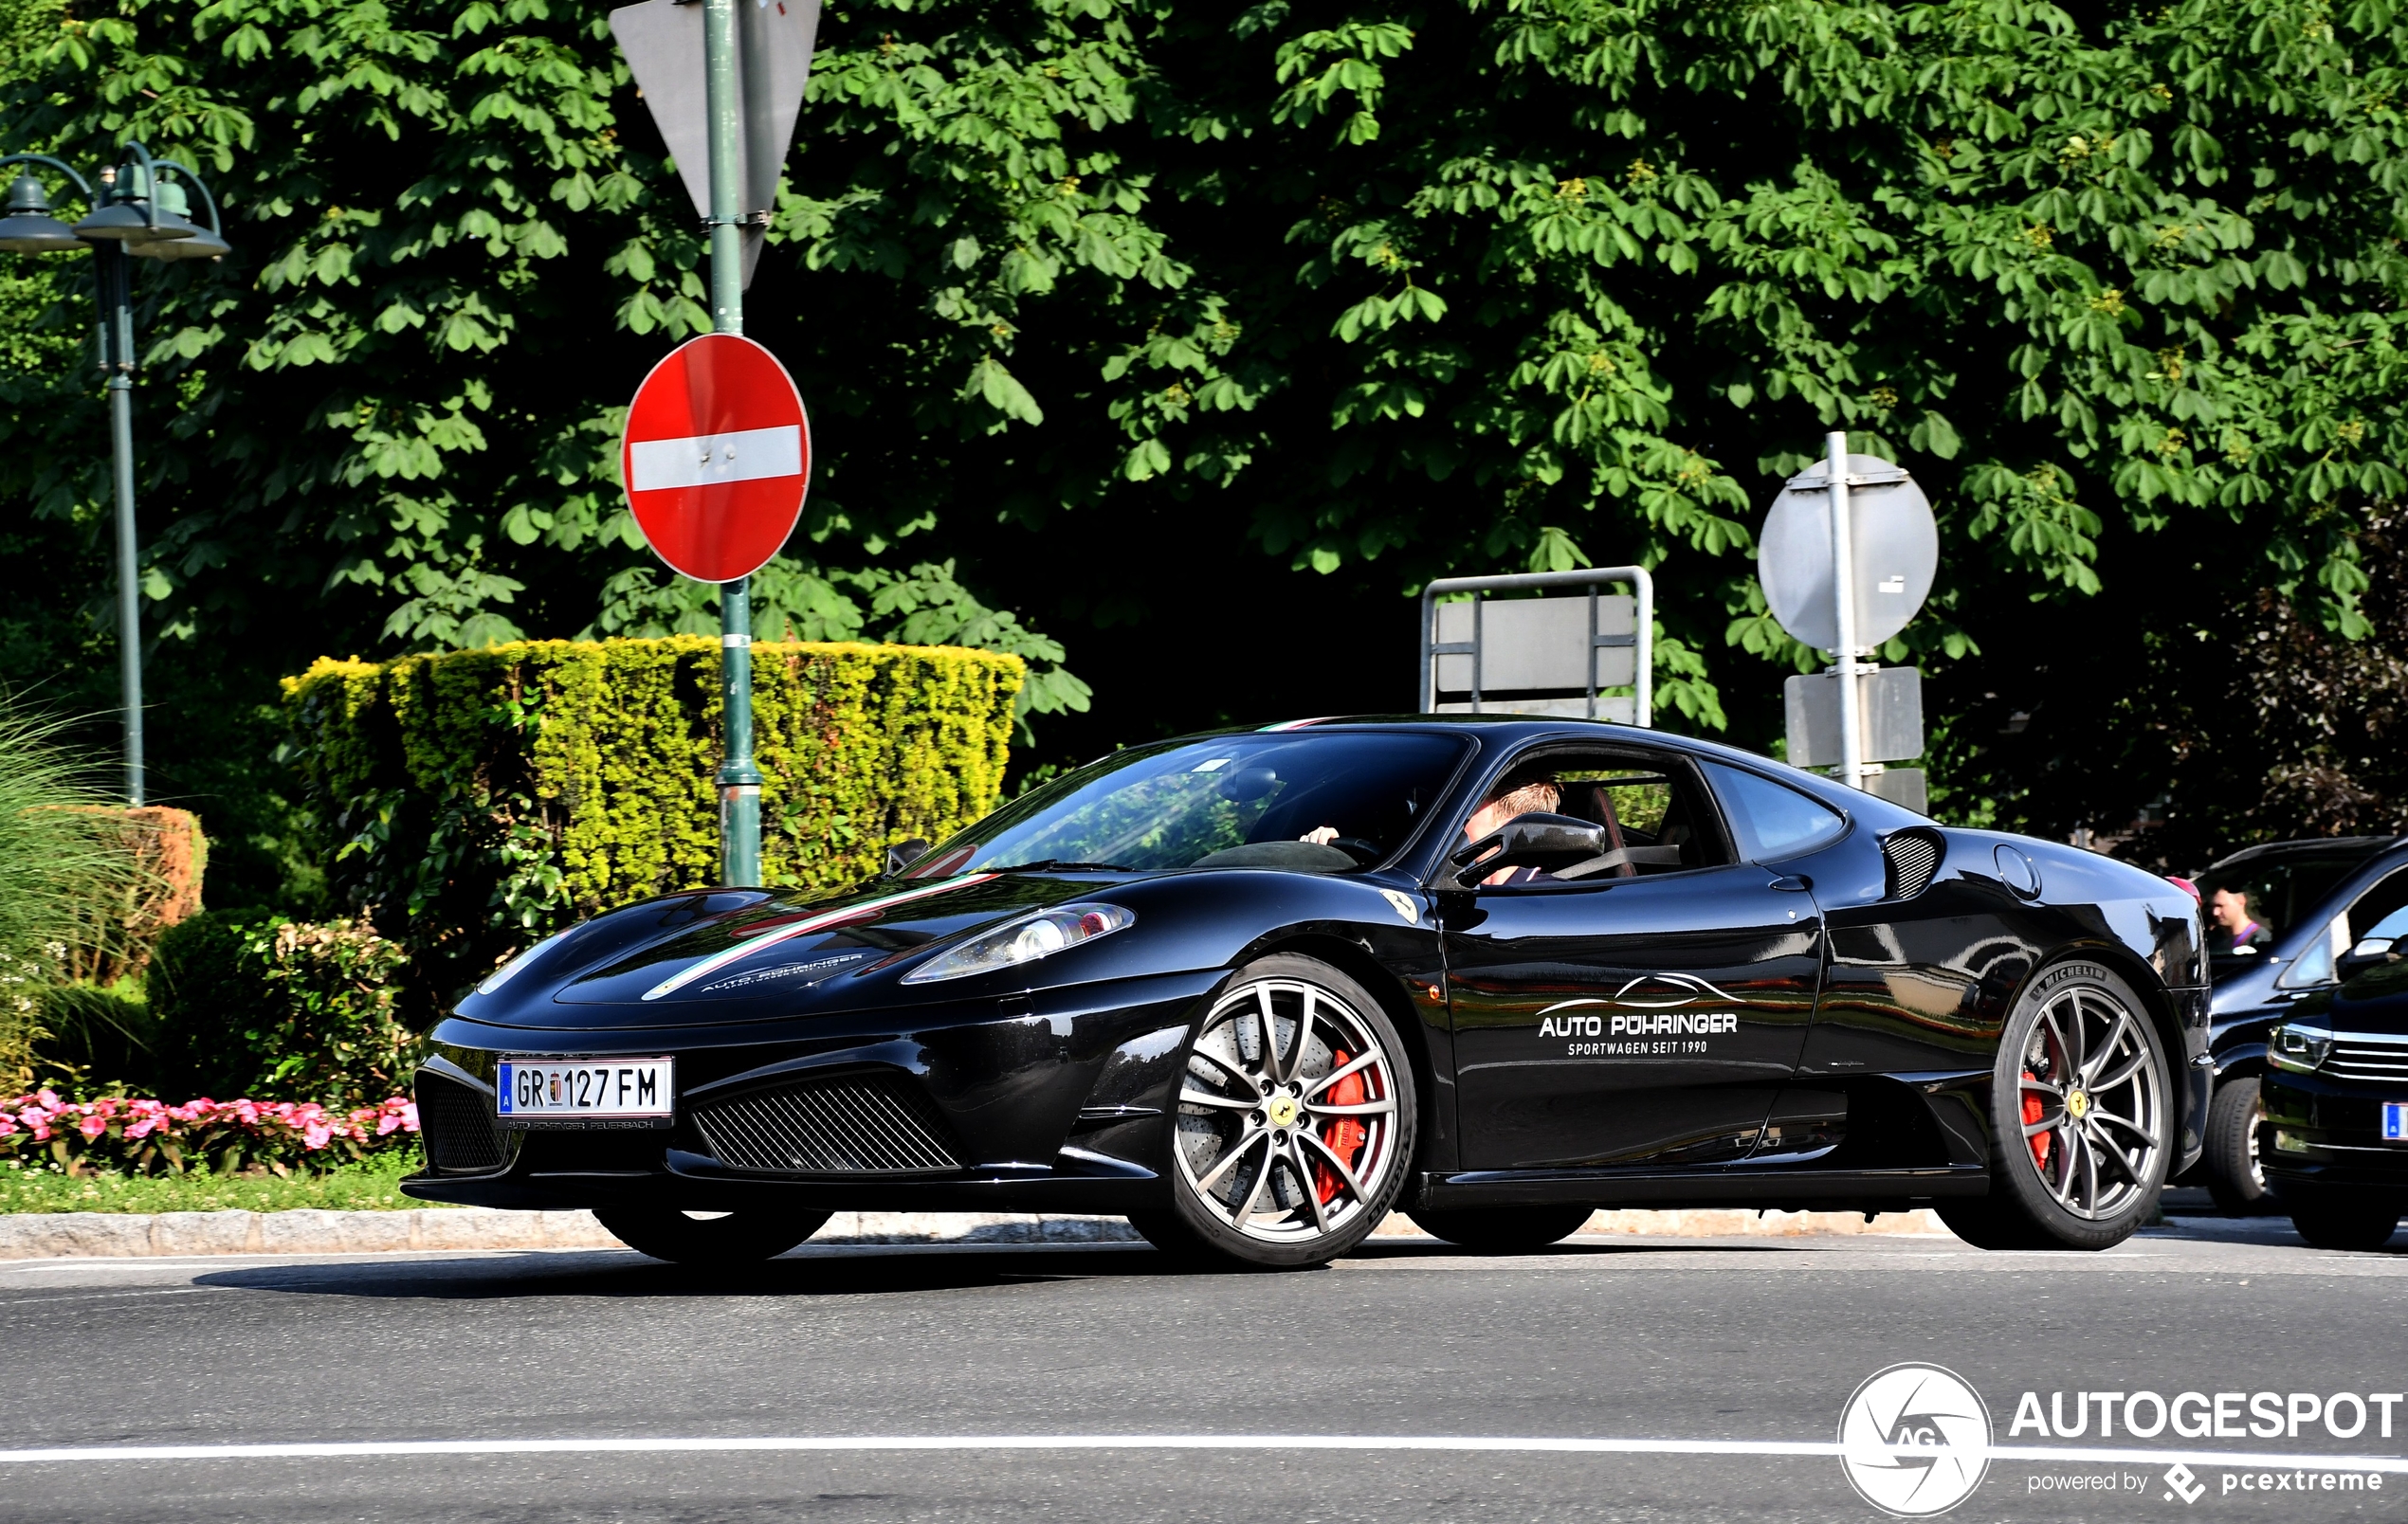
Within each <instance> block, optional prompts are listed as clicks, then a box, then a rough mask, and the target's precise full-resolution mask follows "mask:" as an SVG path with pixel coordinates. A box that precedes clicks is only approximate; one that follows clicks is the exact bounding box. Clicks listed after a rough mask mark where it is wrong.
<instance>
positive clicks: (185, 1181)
mask: <svg viewBox="0 0 2408 1524" xmlns="http://www.w3.org/2000/svg"><path fill="white" fill-rule="evenodd" d="M321 1159H325V1160H327V1162H329V1163H331V1162H332V1155H331V1151H330V1152H329V1153H327V1154H306V1153H305V1154H303V1155H302V1156H301V1158H300V1159H298V1160H296V1161H295V1162H297V1163H300V1164H302V1165H312V1166H314V1165H317V1164H319V1161H320V1160H321ZM426 1167H427V1164H426V1160H425V1158H424V1157H422V1156H421V1155H420V1153H419V1152H418V1150H417V1149H416V1148H415V1147H408V1148H394V1149H387V1150H384V1151H381V1152H374V1153H371V1154H370V1155H369V1156H368V1157H366V1158H364V1159H346V1160H345V1162H342V1163H339V1164H334V1165H333V1167H332V1168H330V1169H322V1170H309V1171H306V1172H297V1173H290V1174H286V1175H281V1176H280V1175H276V1174H273V1173H270V1172H268V1171H265V1170H261V1171H259V1172H257V1173H252V1174H246V1175H222V1174H204V1173H199V1172H187V1173H183V1174H148V1175H145V1174H122V1173H116V1172H110V1173H97V1172H92V1171H85V1172H82V1173H79V1174H73V1175H70V1174H68V1173H67V1172H66V1171H65V1170H64V1169H62V1168H59V1167H58V1166H56V1165H55V1164H52V1165H49V1166H47V1167H45V1165H44V1164H43V1163H42V1162H41V1161H39V1160H20V1159H10V1160H8V1161H6V1162H5V1163H4V1164H0V1212H223V1211H251V1212H275V1211H292V1210H295V1209H297V1208H307V1207H316V1208H319V1209H321V1210H326V1211H351V1212H362V1211H414V1210H417V1209H418V1208H420V1207H441V1206H443V1205H444V1203H442V1202H433V1201H416V1200H413V1199H412V1198H410V1197H408V1196H405V1195H403V1194H402V1193H401V1182H402V1180H403V1178H404V1177H406V1176H409V1175H413V1174H416V1173H418V1172H420V1171H421V1170H425V1169H426Z"/></svg>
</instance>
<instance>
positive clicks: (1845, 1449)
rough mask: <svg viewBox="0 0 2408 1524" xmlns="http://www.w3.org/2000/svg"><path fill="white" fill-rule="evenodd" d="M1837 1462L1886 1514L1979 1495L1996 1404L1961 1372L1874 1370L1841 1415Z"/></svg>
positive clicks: (1921, 1513)
mask: <svg viewBox="0 0 2408 1524" xmlns="http://www.w3.org/2000/svg"><path fill="white" fill-rule="evenodd" d="M1839 1463H1840V1466H1841V1467H1842V1469H1844V1470H1845V1471H1846V1472H1847V1473H1848V1481H1849V1484H1850V1485H1851V1486H1852V1487H1854V1488H1855V1489H1856V1492H1857V1495H1858V1496H1859V1497H1863V1498H1864V1499H1865V1501H1867V1502H1869V1503H1870V1504H1872V1505H1873V1506H1874V1507H1875V1508H1878V1509H1880V1510H1881V1511H1882V1512H1883V1513H1885V1514H1891V1515H1896V1516H1898V1517H1900V1518H1928V1517H1930V1516H1932V1515H1935V1514H1944V1513H1946V1512H1947V1511H1948V1510H1950V1509H1952V1508H1954V1507H1956V1506H1957V1505H1958V1504H1959V1503H1961V1502H1963V1501H1964V1500H1965V1499H1966V1498H1968V1497H1972V1496H1973V1492H1974V1489H1975V1488H1977V1487H1979V1486H1980V1485H1981V1477H1982V1473H1984V1472H1985V1471H1987V1470H1988V1469H1989V1467H1990V1409H1989V1408H1988V1407H1986V1406H1983V1405H1982V1401H1981V1394H1980V1393H1979V1392H1977V1391H1975V1390H1974V1389H1973V1387H1972V1385H1971V1384H1970V1383H1968V1382H1967V1381H1966V1380H1965V1379H1964V1378H1963V1377H1962V1376H1960V1375H1958V1374H1957V1373H1956V1372H1955V1371H1953V1370H1945V1369H1943V1368H1942V1367H1940V1366H1931V1365H1894V1366H1891V1367H1889V1368H1888V1370H1876V1371H1874V1372H1873V1373H1872V1374H1871V1375H1870V1376H1868V1377H1867V1378H1866V1379H1865V1383H1864V1385H1863V1386H1860V1387H1858V1388H1856V1390H1855V1392H1854V1393H1853V1394H1852V1396H1850V1397H1849V1399H1848V1406H1846V1407H1844V1408H1842V1409H1841V1410H1840V1415H1839Z"/></svg>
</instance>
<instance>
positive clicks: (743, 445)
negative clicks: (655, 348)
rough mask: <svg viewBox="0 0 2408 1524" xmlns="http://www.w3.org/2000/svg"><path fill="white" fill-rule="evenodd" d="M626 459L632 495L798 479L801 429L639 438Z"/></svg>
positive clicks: (792, 427)
mask: <svg viewBox="0 0 2408 1524" xmlns="http://www.w3.org/2000/svg"><path fill="white" fill-rule="evenodd" d="M627 455H628V477H629V481H628V488H629V491H632V492H658V491H660V490H662V489H663V488H669V487H707V486H713V485H716V484H717V483H719V482H722V481H760V480H761V479H762V478H764V477H791V476H801V475H802V474H803V431H802V429H801V428H800V427H799V426H796V425H794V424H786V425H783V426H779V427H776V428H739V429H737V430H735V431H734V432H732V433H726V434H697V435H696V436H694V437H693V438H692V439H639V440H635V441H632V442H630V443H629V445H628V447H627Z"/></svg>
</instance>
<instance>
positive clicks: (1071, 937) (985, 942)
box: [903, 903, 1137, 984]
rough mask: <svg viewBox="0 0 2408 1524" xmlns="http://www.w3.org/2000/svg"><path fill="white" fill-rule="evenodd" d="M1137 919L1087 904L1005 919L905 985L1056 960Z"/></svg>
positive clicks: (912, 976) (916, 973) (909, 976)
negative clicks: (1069, 950) (1059, 956)
mask: <svg viewBox="0 0 2408 1524" xmlns="http://www.w3.org/2000/svg"><path fill="white" fill-rule="evenodd" d="M1136 919H1137V914H1136V913H1135V912H1134V911H1129V910H1124V909H1122V907H1121V906H1119V905H1104V904H1095V903H1082V904H1075V905H1056V906H1054V907H1053V908H1052V909H1051V910H1040V911H1038V912H1036V913H1035V914H1034V915H1030V916H1021V917H1020V918H1019V919H1018V920H1012V921H1006V922H1004V923H1003V924H1002V925H1001V926H998V927H996V928H995V929H994V931H991V932H982V933H980V934H978V935H976V936H974V937H972V938H971V939H970V940H969V941H967V942H964V943H962V944H961V945H960V946H959V947H957V948H954V949H953V950H952V951H950V952H948V953H943V954H942V955H940V956H939V957H934V958H931V959H929V960H928V961H927V962H925V963H923V964H921V966H920V967H918V968H916V969H914V970H912V971H910V972H909V973H906V974H904V975H903V983H905V984H934V983H936V982H937V981H938V980H939V979H967V978H968V977H970V975H972V974H974V973H993V972H994V971H995V970H997V969H1009V968H1012V966H1014V965H1015V964H1021V963H1034V962H1035V961H1036V960H1037V959H1039V958H1046V957H1051V956H1052V955H1053V954H1054V953H1059V952H1061V951H1062V950H1063V949H1064V948H1066V947H1076V946H1077V945H1078V944H1080V943H1081V942H1092V941H1094V940H1095V939H1096V938H1097V937H1099V936H1109V935H1111V934H1113V933H1114V932H1117V931H1120V930H1122V928H1123V927H1125V926H1127V925H1128V924H1129V923H1130V922H1132V921H1134V920H1136Z"/></svg>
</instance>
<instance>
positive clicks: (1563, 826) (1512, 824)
mask: <svg viewBox="0 0 2408 1524" xmlns="http://www.w3.org/2000/svg"><path fill="white" fill-rule="evenodd" d="M1608 850H1610V848H1609V846H1608V845H1607V843H1606V839H1605V827H1604V826H1597V825H1593V824H1591V823H1590V822H1588V821H1585V820H1578V819H1575V818H1574V817H1572V816H1570V815H1548V814H1542V813H1538V812H1533V813H1531V814H1527V815H1516V816H1514V817H1513V819H1511V820H1509V821H1506V822H1505V824H1504V825H1503V826H1498V827H1497V828H1496V829H1495V830H1493V831H1490V832H1489V833H1488V834H1487V835H1486V836H1484V837H1482V838H1480V840H1478V841H1476V842H1473V843H1472V844H1470V845H1469V846H1463V847H1458V848H1457V849H1456V850H1455V851H1454V853H1453V855H1451V856H1450V857H1449V858H1448V860H1447V861H1449V862H1452V863H1453V864H1454V865H1455V866H1456V867H1458V868H1470V867H1471V866H1472V864H1474V863H1478V864H1479V867H1478V869H1477V870H1476V872H1475V873H1474V874H1473V875H1472V876H1473V877H1478V878H1486V877H1487V875H1489V874H1491V873H1494V872H1496V871H1497V870H1498V869H1499V868H1568V867H1570V866H1572V864H1574V863H1576V862H1587V861H1588V860H1589V859H1591V858H1594V857H1600V856H1602V855H1604V854H1605V853H1606V852H1607V851H1608Z"/></svg>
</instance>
